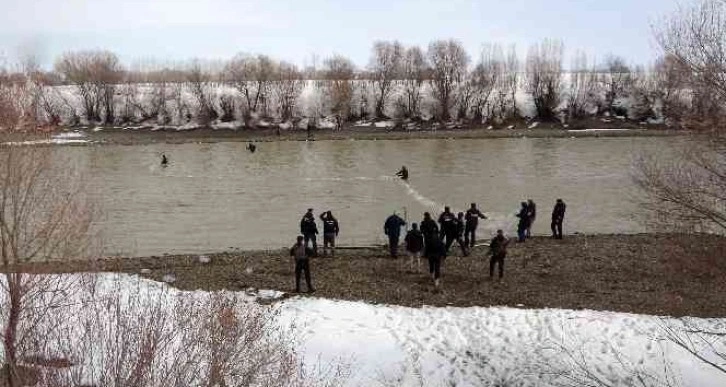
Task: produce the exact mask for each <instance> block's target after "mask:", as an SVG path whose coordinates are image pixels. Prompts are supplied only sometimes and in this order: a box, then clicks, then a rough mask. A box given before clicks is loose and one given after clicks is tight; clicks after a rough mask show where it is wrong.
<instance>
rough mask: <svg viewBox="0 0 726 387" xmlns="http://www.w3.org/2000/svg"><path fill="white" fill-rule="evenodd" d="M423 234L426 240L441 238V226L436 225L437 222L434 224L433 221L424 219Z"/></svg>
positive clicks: (422, 223)
mask: <svg viewBox="0 0 726 387" xmlns="http://www.w3.org/2000/svg"><path fill="white" fill-rule="evenodd" d="M420 229H421V233H422V234H423V236H424V238H425V239H426V240H428V239H429V238H431V237H438V236H439V226H438V225H436V222H434V220H433V219H424V220H423V221H422V222H421V227H420Z"/></svg>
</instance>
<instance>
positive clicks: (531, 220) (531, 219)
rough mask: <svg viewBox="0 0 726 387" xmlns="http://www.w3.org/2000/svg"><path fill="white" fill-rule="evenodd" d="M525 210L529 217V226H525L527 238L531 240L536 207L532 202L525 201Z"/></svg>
mask: <svg viewBox="0 0 726 387" xmlns="http://www.w3.org/2000/svg"><path fill="white" fill-rule="evenodd" d="M527 210H528V211H527V216H528V217H529V224H528V226H527V238H531V237H532V226H533V225H534V220H535V219H537V205H536V204H534V200H532V199H529V200H527Z"/></svg>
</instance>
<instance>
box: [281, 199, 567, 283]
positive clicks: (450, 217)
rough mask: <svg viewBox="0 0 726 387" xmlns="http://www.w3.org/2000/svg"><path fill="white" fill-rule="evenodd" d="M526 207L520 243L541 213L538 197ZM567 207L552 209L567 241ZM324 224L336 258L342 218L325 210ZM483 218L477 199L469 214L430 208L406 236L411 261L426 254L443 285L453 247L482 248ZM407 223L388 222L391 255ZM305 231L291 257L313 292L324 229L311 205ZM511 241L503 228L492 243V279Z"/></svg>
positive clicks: (326, 248)
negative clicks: (313, 266) (314, 262)
mask: <svg viewBox="0 0 726 387" xmlns="http://www.w3.org/2000/svg"><path fill="white" fill-rule="evenodd" d="M521 204H522V206H521V209H520V211H519V212H518V213H517V214H516V216H517V217H518V218H519V222H518V224H517V236H518V240H519V241H520V242H524V241H525V240H526V239H527V238H529V237H531V229H532V225H533V223H534V221H535V219H536V217H537V207H536V204H535V203H534V201H532V200H528V201H526V202H522V203H521ZM565 210H566V205H565V203H564V201H562V199H557V202H556V203H555V207H554V209H553V210H552V223H551V229H552V237H553V238H556V239H562V223H563V220H564V217H565ZM319 218H320V220H321V221H322V222H323V256H327V255H328V252H330V255H331V256H335V245H336V243H335V241H336V239H337V237H338V234H339V232H340V226H339V224H338V220H337V219H336V218H335V217H334V216H333V213H332V212H331V211H326V212H323V213H322V214H320V216H319ZM480 219H488V218H487V216H486V215H484V214H483V213H482V212H481V211H480V210H479V209H478V208H477V206H476V203H471V206H470V208H469V209H468V210H467V211H466V213H464V212H459V213H458V214H456V215H454V213H453V212H451V209H450V208H449V207H448V206H447V207H445V208H444V211H443V212H442V213H441V214H440V215H439V217H438V222H437V221H434V219H433V218H432V217H431V214H430V213H429V212H425V213H424V215H423V220H422V221H421V222H420V227H419V224H417V223H412V224H411V229H410V230H409V231H408V232H407V233H406V236H405V238H404V242H405V247H406V252H407V253H408V256H409V257H410V260H411V265H413V263H414V261H416V262H420V258H421V256H422V255H423V256H424V257H425V258H427V260H428V263H429V274H430V275H431V278H432V279H433V281H434V286H435V287H436V288H439V286H440V278H441V264H442V262H443V261H444V260H445V259H446V257H447V256H448V254H449V250H450V248H451V246H452V245H453V244H454V242H456V243H457V244H458V245H459V247H460V248H461V253H462V255H463V256H464V257H466V256H469V254H470V252H471V249H473V248H474V247H475V246H476V230H477V228H478V226H479V220H480ZM405 226H406V221H405V220H404V219H402V218H401V217H400V216H398V214H396V213H395V212H394V213H393V214H392V215H391V216H389V217H388V218H387V219H386V221H385V223H384V225H383V232H384V234H385V235H386V236H387V237H388V248H389V253H390V255H391V257H393V258H397V257H398V247H399V244H400V237H401V229H402V228H403V227H405ZM300 233H301V234H302V235H300V236H298V237H297V242H296V244H295V245H294V246H293V247H292V248H291V249H290V256H292V257H293V258H294V260H295V289H296V291H297V292H299V291H300V277H301V275H302V274H303V273H304V274H305V280H306V282H307V286H308V291H309V292H313V291H315V289H314V288H313V287H312V284H311V280H310V265H309V258H310V257H314V256H317V255H318V245H317V235H318V227H317V225H316V223H315V215H314V213H313V209H312V208H309V209H308V211H307V212H306V213H305V215H303V217H302V219H301V220H300ZM509 242H510V240H509V239H508V238H507V237H505V236H504V232H503V231H502V230H497V233H496V236H494V238H492V239H491V241H490V242H489V255H490V262H489V277H490V278H493V277H494V271H495V269H496V268H497V267H498V269H499V270H498V271H499V278H500V279H501V278H502V277H503V275H504V260H505V258H506V256H507V246H508V245H509Z"/></svg>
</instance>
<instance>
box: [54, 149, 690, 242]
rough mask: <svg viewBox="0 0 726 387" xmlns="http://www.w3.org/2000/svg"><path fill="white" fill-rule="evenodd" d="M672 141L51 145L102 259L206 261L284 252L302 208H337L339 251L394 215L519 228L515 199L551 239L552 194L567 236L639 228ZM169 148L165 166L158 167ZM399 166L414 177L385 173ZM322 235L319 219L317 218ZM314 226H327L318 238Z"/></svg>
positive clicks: (378, 230)
mask: <svg viewBox="0 0 726 387" xmlns="http://www.w3.org/2000/svg"><path fill="white" fill-rule="evenodd" d="M675 141H679V140H677V139H673V138H579V139H574V138H573V139H529V138H519V139H482V140H398V141H354V140H350V141H318V142H270V143H260V144H259V145H258V148H257V152H255V153H250V152H248V151H247V150H246V149H245V146H246V144H245V143H240V142H230V143H224V142H222V143H212V144H198V143H185V144H151V145H133V146H121V145H119V146H116V145H107V146H88V147H57V148H56V149H57V152H59V154H60V153H62V154H63V157H64V158H65V157H70V158H71V159H72V160H73V161H74V163H75V164H76V165H78V166H79V167H80V170H81V172H82V173H83V174H84V175H85V176H86V178H87V182H88V186H89V189H90V194H91V196H92V197H93V198H94V200H95V202H96V203H97V207H98V209H99V210H100V211H99V217H98V220H97V222H96V223H95V229H96V230H97V231H98V233H99V236H100V237H101V240H102V244H103V253H104V254H105V255H117V254H122V255H133V256H146V255H158V254H163V253H202V252H214V251H222V250H228V249H233V248H240V249H262V248H275V249H276V248H280V247H282V246H285V245H290V244H292V242H293V240H294V238H295V236H296V235H297V233H298V232H299V221H300V217H301V216H302V215H303V213H304V212H305V210H306V209H307V208H310V207H312V208H314V209H315V213H316V215H318V214H319V213H320V212H322V211H325V210H331V211H333V214H334V215H335V216H336V217H337V218H338V220H339V221H340V228H341V232H340V239H339V244H341V245H370V244H375V243H382V242H383V240H384V235H383V222H384V220H385V218H386V217H387V216H388V215H390V214H391V213H392V212H393V211H396V212H398V213H399V214H400V215H401V216H402V217H406V218H407V220H409V222H413V221H416V222H418V221H420V219H421V217H422V213H423V212H424V211H431V212H432V213H438V212H440V211H441V209H442V207H443V206H444V205H450V206H451V207H452V209H453V210H455V211H464V210H466V208H467V207H468V205H469V203H471V202H476V203H478V205H479V207H480V208H481V209H482V211H484V213H485V214H487V215H489V216H490V218H491V220H487V221H482V222H481V223H480V230H479V235H480V236H481V237H486V236H489V235H490V234H491V233H492V232H494V231H495V230H496V229H497V228H503V229H505V230H507V232H509V233H513V232H514V229H515V225H516V218H515V217H514V213H515V212H516V210H517V209H518V207H519V202H520V201H522V200H523V199H528V198H531V199H533V200H534V201H535V202H536V203H537V205H538V219H537V221H536V222H535V226H534V232H535V233H536V234H547V233H549V217H550V213H551V210H552V206H553V204H554V202H555V199H556V198H563V199H564V200H565V202H566V203H567V205H568V209H567V216H566V220H565V232H566V233H574V232H579V233H636V232H642V231H645V229H644V226H643V225H642V223H641V222H640V221H639V217H638V214H640V213H641V211H642V210H641V209H640V206H639V204H638V200H637V197H638V191H637V189H636V187H635V186H634V184H633V181H632V178H631V173H632V163H633V160H634V158H635V157H637V155H638V154H640V153H641V152H643V151H658V152H667V151H668V149H669V148H670V145H671V144H673V143H674V142H675ZM162 152H164V153H165V154H166V155H167V156H168V158H169V161H170V164H169V165H168V166H167V167H161V166H160V155H161V153H162ZM401 165H406V166H407V167H408V169H409V171H410V178H409V181H408V183H404V182H403V181H401V180H399V179H396V178H394V177H392V176H393V174H394V173H395V172H396V171H397V170H398V169H399V168H400V167H401ZM318 227H320V228H321V224H320V222H319V221H318ZM321 231H322V230H321Z"/></svg>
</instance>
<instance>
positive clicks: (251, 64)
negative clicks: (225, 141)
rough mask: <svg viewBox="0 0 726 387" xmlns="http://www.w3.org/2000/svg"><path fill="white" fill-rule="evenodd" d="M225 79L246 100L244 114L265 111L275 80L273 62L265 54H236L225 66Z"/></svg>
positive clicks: (264, 112)
mask: <svg viewBox="0 0 726 387" xmlns="http://www.w3.org/2000/svg"><path fill="white" fill-rule="evenodd" d="M225 73H226V79H227V80H228V81H231V82H232V83H233V84H234V86H235V87H236V88H237V90H239V92H240V93H242V96H243V97H244V98H245V101H246V105H247V106H246V108H247V109H246V112H245V113H246V114H247V115H249V114H253V113H260V112H261V113H262V114H263V115H266V113H267V103H268V99H269V97H270V91H271V87H272V83H273V81H274V80H275V73H276V69H275V62H274V61H273V60H272V59H271V58H270V57H268V56H266V55H247V54H238V55H237V56H235V57H234V58H233V59H232V60H231V61H230V62H229V63H228V64H227V66H226V68H225Z"/></svg>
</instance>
